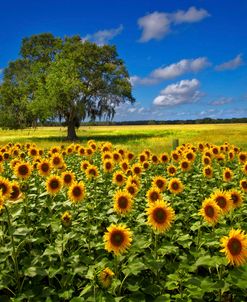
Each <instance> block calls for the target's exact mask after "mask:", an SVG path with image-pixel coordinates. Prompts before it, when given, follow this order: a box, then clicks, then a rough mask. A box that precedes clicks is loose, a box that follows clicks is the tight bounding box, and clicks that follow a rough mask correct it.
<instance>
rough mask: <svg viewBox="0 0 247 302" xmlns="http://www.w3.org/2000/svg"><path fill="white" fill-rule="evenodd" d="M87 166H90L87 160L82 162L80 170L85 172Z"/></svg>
mask: <svg viewBox="0 0 247 302" xmlns="http://www.w3.org/2000/svg"><path fill="white" fill-rule="evenodd" d="M88 166H90V162H89V161H88V160H84V161H82V162H81V170H82V171H86V170H87V168H88Z"/></svg>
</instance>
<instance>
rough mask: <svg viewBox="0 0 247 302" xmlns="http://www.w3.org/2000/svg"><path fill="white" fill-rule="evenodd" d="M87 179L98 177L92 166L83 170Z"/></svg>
mask: <svg viewBox="0 0 247 302" xmlns="http://www.w3.org/2000/svg"><path fill="white" fill-rule="evenodd" d="M85 173H86V177H87V179H93V178H96V177H98V176H99V170H98V168H97V167H96V166H94V165H89V166H88V167H87V169H86V170H85Z"/></svg>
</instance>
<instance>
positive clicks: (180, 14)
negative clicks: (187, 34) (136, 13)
mask: <svg viewBox="0 0 247 302" xmlns="http://www.w3.org/2000/svg"><path fill="white" fill-rule="evenodd" d="M209 16H210V15H209V13H208V12H207V11H206V10H205V9H197V8H195V7H194V6H192V7H190V8H189V9H188V10H187V11H184V10H179V11H177V12H175V13H166V12H153V13H151V14H149V15H146V16H143V17H141V18H139V19H138V21H137V22H138V25H139V28H140V29H141V30H142V35H141V38H140V40H139V41H140V42H148V41H150V40H152V39H154V40H161V39H162V38H164V37H165V36H166V35H167V34H169V32H170V31H171V26H175V25H177V24H181V23H195V22H199V21H201V20H203V19H204V18H206V17H209Z"/></svg>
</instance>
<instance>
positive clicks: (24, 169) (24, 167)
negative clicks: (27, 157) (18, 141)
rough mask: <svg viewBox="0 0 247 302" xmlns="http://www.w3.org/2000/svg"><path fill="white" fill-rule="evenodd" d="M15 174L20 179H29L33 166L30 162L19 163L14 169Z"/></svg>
mask: <svg viewBox="0 0 247 302" xmlns="http://www.w3.org/2000/svg"><path fill="white" fill-rule="evenodd" d="M14 173H15V175H16V176H17V177H18V178H22V179H27V178H29V177H30V175H31V173H32V166H31V165H30V164H29V163H28V162H26V163H25V162H20V163H17V164H16V165H15V167H14Z"/></svg>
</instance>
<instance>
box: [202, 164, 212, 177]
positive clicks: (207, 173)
mask: <svg viewBox="0 0 247 302" xmlns="http://www.w3.org/2000/svg"><path fill="white" fill-rule="evenodd" d="M203 175H204V176H205V177H207V178H212V177H213V169H212V167H211V166H206V167H204V168H203Z"/></svg>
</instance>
